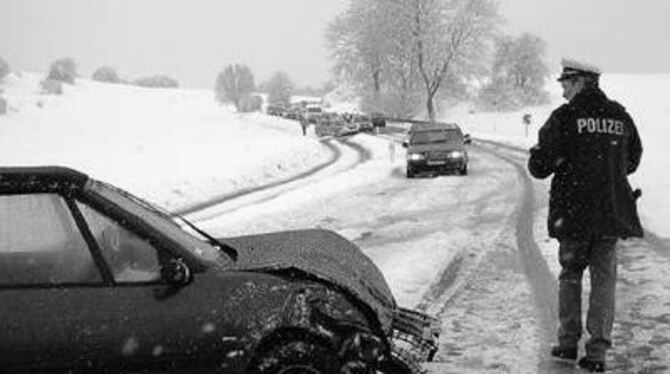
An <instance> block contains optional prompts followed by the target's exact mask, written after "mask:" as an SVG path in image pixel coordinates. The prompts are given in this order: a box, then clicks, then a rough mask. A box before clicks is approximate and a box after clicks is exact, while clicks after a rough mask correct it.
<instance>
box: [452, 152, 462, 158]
mask: <svg viewBox="0 0 670 374" xmlns="http://www.w3.org/2000/svg"><path fill="white" fill-rule="evenodd" d="M464 156H465V154H464V153H463V152H461V151H452V152H450V153H449V158H463V157H464Z"/></svg>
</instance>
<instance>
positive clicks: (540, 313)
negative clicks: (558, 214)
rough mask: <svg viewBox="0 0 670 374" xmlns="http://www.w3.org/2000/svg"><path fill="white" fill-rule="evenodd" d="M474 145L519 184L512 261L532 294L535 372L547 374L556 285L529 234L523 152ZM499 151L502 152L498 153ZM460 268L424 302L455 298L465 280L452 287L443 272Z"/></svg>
mask: <svg viewBox="0 0 670 374" xmlns="http://www.w3.org/2000/svg"><path fill="white" fill-rule="evenodd" d="M476 141H478V143H479V145H474V146H475V147H477V149H479V150H481V151H483V152H486V153H488V154H490V155H492V156H494V157H496V158H498V159H500V160H501V161H503V162H505V163H507V164H509V165H511V166H512V167H513V168H514V170H515V171H516V174H517V175H518V177H519V180H520V182H521V186H522V193H521V194H520V196H521V200H520V201H519V203H518V204H517V205H516V208H515V210H514V213H512V215H511V218H512V219H513V221H511V222H510V223H509V224H510V225H511V226H513V227H514V230H515V234H514V239H512V240H514V241H515V243H516V257H517V258H518V260H519V263H520V265H521V268H522V270H523V273H524V274H525V276H526V279H527V281H528V285H529V287H530V290H531V291H532V295H533V296H532V300H534V303H535V306H534V310H535V313H536V316H537V318H538V321H539V322H538V326H537V329H538V330H539V331H538V332H539V333H540V337H541V339H540V342H539V344H540V347H539V352H538V358H537V359H538V365H539V367H538V370H539V371H538V372H548V371H551V368H550V365H548V363H547V357H546V356H547V355H546V352H547V351H548V349H549V345H550V342H551V341H553V339H554V336H555V328H554V325H555V323H556V320H557V311H556V307H555V304H556V297H557V296H556V295H557V285H556V281H555V279H554V276H553V274H552V272H551V271H550V269H549V266H548V264H547V262H546V261H545V259H544V257H543V255H542V252H541V251H540V249H539V247H538V245H537V243H536V242H535V238H534V234H533V221H534V209H535V191H534V186H533V182H532V180H531V178H530V177H529V175H528V174H527V172H526V168H525V159H526V158H525V157H526V156H525V150H522V149H520V148H517V147H514V146H509V145H505V144H501V143H498V142H492V141H484V140H481V139H476ZM501 150H502V152H500V151H501ZM461 266H462V262H461V261H457V262H456V263H454V264H453V265H450V266H448V267H447V268H446V269H445V272H444V273H443V274H442V275H441V279H440V281H439V283H438V285H437V286H434V287H433V288H432V290H431V292H430V293H429V295H427V296H426V297H425V298H424V302H426V301H428V300H429V299H439V295H438V294H440V293H442V294H444V293H446V292H451V294H452V296H451V297H454V296H455V295H457V294H458V290H449V288H451V287H456V286H457V287H460V288H462V287H466V285H467V284H468V281H467V280H466V281H464V282H463V281H461V282H459V283H458V284H457V283H455V280H456V279H457V276H455V275H453V274H446V273H447V272H453V271H458V270H459V268H460V267H461ZM466 276H467V275H466ZM442 282H444V283H442ZM448 303H449V300H447V301H446V303H445V307H446V304H448Z"/></svg>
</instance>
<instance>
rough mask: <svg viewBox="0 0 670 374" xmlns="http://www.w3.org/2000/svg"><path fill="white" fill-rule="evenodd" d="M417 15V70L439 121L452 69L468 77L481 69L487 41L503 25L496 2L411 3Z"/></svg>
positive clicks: (438, 0)
mask: <svg viewBox="0 0 670 374" xmlns="http://www.w3.org/2000/svg"><path fill="white" fill-rule="evenodd" d="M408 2H409V4H410V5H411V6H412V9H413V11H414V22H413V31H412V32H413V35H414V37H415V40H416V41H415V43H416V44H415V48H416V52H415V54H416V59H417V66H418V69H419V71H420V74H421V77H422V79H423V84H424V88H425V93H426V111H427V114H428V118H429V119H430V120H434V119H435V104H434V97H435V94H436V93H437V92H438V90H439V89H440V88H441V85H442V83H443V82H444V80H445V78H446V76H447V74H448V73H449V72H450V71H451V70H452V69H459V70H461V73H462V74H463V73H466V70H467V68H469V67H476V66H477V65H481V61H482V57H483V54H484V52H485V51H486V45H487V44H486V43H487V41H488V40H489V39H490V38H491V37H492V36H493V35H494V33H495V31H496V25H497V23H498V21H499V16H498V7H497V3H496V2H495V1H493V0H408Z"/></svg>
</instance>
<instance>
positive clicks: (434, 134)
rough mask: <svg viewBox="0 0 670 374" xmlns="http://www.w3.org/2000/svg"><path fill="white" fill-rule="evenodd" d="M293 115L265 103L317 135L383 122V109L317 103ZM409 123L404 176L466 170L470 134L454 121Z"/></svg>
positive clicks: (362, 128)
mask: <svg viewBox="0 0 670 374" xmlns="http://www.w3.org/2000/svg"><path fill="white" fill-rule="evenodd" d="M298 108H299V110H298V112H297V114H296V115H295V117H293V116H294V114H293V112H292V111H290V110H288V111H283V112H282V111H281V110H277V108H276V107H274V106H268V111H267V113H268V114H272V115H284V116H285V117H286V118H295V119H297V120H299V121H303V122H304V123H307V124H314V132H315V134H316V135H317V136H319V137H322V136H336V137H337V136H346V135H352V134H356V133H358V132H373V131H375V129H379V128H382V127H385V126H386V120H387V119H386V117H385V116H384V114H383V113H379V112H373V113H370V114H366V113H342V114H340V113H334V112H326V111H323V110H322V109H321V107H320V106H318V105H303V106H301V107H298ZM407 122H409V123H412V125H411V127H410V128H409V130H407V133H406V139H405V141H404V142H403V143H402V146H403V147H404V148H406V176H407V178H415V177H416V176H420V175H424V174H430V175H436V174H437V175H440V174H453V173H457V174H460V175H467V174H468V161H469V160H468V150H467V148H466V145H467V144H470V143H471V139H470V135H469V134H466V133H464V132H463V130H462V129H461V127H460V126H459V125H458V124H456V123H443V122H430V121H414V120H407Z"/></svg>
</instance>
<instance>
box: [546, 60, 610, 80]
mask: <svg viewBox="0 0 670 374" xmlns="http://www.w3.org/2000/svg"><path fill="white" fill-rule="evenodd" d="M561 66H562V67H563V71H562V72H561V76H560V77H558V79H556V80H557V81H559V82H560V81H562V80H564V79H570V78H574V77H578V76H589V75H590V76H595V77H598V76H600V74H601V73H602V71H601V70H600V68H598V67H597V66H595V65H591V64H589V63H586V62H581V61H577V60H572V59H567V58H564V59H562V60H561Z"/></svg>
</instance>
